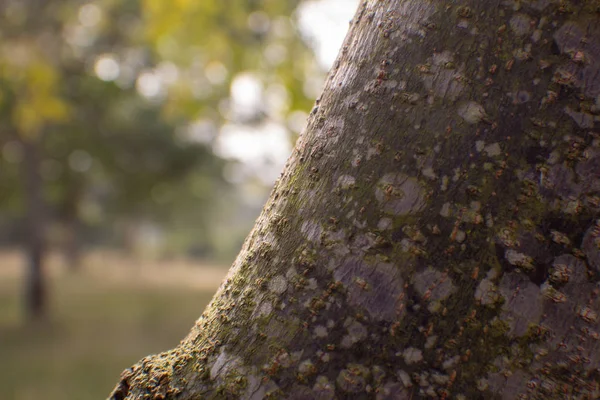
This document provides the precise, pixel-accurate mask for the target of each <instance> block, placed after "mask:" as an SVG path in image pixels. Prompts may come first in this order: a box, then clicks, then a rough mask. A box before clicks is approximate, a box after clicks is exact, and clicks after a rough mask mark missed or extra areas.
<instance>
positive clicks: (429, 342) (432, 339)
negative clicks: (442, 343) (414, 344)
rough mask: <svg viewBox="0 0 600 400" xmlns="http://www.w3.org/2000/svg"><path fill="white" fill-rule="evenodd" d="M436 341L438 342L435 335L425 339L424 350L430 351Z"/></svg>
mask: <svg viewBox="0 0 600 400" xmlns="http://www.w3.org/2000/svg"><path fill="white" fill-rule="evenodd" d="M437 340H438V336H437V335H433V336H429V337H428V338H427V340H426V341H425V348H426V349H428V350H429V349H432V348H433V346H435V343H436V342H437Z"/></svg>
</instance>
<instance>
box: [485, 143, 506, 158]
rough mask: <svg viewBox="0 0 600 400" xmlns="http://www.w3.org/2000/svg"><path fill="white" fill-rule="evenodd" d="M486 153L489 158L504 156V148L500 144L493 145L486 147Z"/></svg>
mask: <svg viewBox="0 0 600 400" xmlns="http://www.w3.org/2000/svg"><path fill="white" fill-rule="evenodd" d="M484 151H485V153H486V154H487V155H488V157H496V156H499V155H500V154H502V148H501V147H500V144H499V143H492V144H489V145H487V146H485V149H484Z"/></svg>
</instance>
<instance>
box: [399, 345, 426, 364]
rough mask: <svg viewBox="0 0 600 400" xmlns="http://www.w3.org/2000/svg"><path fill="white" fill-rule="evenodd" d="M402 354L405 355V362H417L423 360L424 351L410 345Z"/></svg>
mask: <svg viewBox="0 0 600 400" xmlns="http://www.w3.org/2000/svg"><path fill="white" fill-rule="evenodd" d="M402 356H403V357H404V362H405V363H407V364H408V365H410V364H416V363H418V362H420V361H422V360H423V352H422V351H421V350H420V349H417V348H416V347H409V348H407V349H405V350H404V352H403V353H402Z"/></svg>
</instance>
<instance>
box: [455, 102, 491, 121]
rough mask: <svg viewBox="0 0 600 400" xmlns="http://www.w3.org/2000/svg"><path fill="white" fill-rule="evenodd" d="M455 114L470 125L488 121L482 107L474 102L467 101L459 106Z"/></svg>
mask: <svg viewBox="0 0 600 400" xmlns="http://www.w3.org/2000/svg"><path fill="white" fill-rule="evenodd" d="M457 113H458V115H459V116H460V117H461V118H462V119H464V120H465V122H466V123H468V124H471V125H473V124H478V123H479V122H481V121H484V120H487V119H488V117H487V114H486V113H485V109H484V108H483V106H482V105H481V104H478V103H475V102H474V101H467V102H465V103H462V104H460V105H459V106H458V110H457Z"/></svg>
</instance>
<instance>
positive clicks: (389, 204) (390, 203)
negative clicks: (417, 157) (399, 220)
mask: <svg viewBox="0 0 600 400" xmlns="http://www.w3.org/2000/svg"><path fill="white" fill-rule="evenodd" d="M375 197H376V198H377V201H379V203H380V204H381V206H382V208H383V210H384V211H385V212H386V213H388V214H393V215H406V214H411V213H415V212H419V211H421V210H423V208H424V207H425V205H426V201H425V190H424V188H423V187H422V186H421V184H420V183H419V181H418V180H417V179H415V178H411V177H409V176H408V175H405V174H401V173H398V174H386V175H385V176H384V177H383V178H381V180H380V181H379V183H378V185H377V188H376V189H375Z"/></svg>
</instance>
